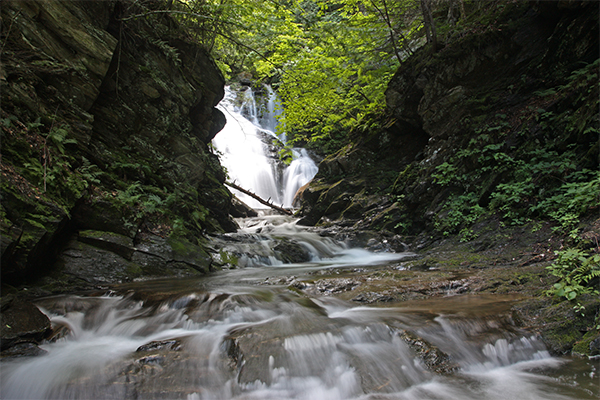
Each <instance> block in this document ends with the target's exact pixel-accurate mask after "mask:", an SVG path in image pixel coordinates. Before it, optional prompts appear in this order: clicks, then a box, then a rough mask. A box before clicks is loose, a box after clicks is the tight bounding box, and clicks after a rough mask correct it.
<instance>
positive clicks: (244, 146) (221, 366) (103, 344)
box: [0, 90, 600, 400]
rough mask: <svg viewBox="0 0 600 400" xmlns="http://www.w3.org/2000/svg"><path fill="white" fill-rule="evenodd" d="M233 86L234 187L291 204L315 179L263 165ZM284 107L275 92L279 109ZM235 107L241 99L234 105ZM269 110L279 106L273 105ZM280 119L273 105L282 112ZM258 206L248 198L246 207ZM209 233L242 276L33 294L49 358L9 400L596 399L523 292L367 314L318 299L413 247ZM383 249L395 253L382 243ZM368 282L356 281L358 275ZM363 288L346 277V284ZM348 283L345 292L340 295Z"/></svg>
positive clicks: (4, 375) (592, 366) (263, 135)
mask: <svg viewBox="0 0 600 400" xmlns="http://www.w3.org/2000/svg"><path fill="white" fill-rule="evenodd" d="M246 95H247V97H246V99H245V100H244V101H242V102H241V103H239V102H238V103H236V101H237V100H236V99H235V97H234V96H233V94H232V93H231V91H230V90H228V91H227V96H226V98H225V100H224V102H223V103H222V104H221V109H222V110H223V111H224V112H225V114H226V116H227V120H228V125H227V127H226V128H225V131H224V132H221V133H219V135H217V137H216V138H215V139H214V144H215V147H216V148H217V149H218V150H219V151H220V152H221V153H222V162H223V164H224V165H225V166H226V167H227V168H228V170H229V175H230V178H231V179H232V180H236V181H237V182H238V184H240V185H241V186H243V187H246V188H248V189H251V190H253V191H255V192H256V193H258V194H259V195H261V196H262V197H264V198H265V199H266V198H268V197H270V198H271V199H272V200H274V201H275V202H276V203H277V202H283V203H284V204H285V205H286V206H289V205H291V202H292V199H293V195H294V194H295V192H296V190H297V189H298V187H300V186H302V185H303V184H304V183H306V182H307V181H308V180H310V179H311V178H312V176H313V175H314V174H315V173H316V166H315V165H314V162H312V160H310V158H309V157H308V155H307V154H306V153H303V152H302V151H300V150H298V153H297V157H296V160H295V161H294V162H293V163H292V164H291V165H290V166H289V167H288V168H287V170H286V171H285V172H284V173H280V172H281V171H279V172H278V169H277V168H276V167H275V166H274V163H273V160H272V158H270V157H268V156H267V152H266V150H265V149H266V148H267V147H268V143H265V142H268V141H270V140H272V139H275V135H274V134H273V131H272V129H274V127H273V126H274V125H273V124H274V120H273V119H267V121H268V122H265V119H264V117H263V124H267V125H268V126H269V128H270V129H271V130H268V129H264V128H261V127H260V123H259V122H260V121H258V117H257V106H256V103H255V101H254V99H253V96H252V93H251V92H249V93H246ZM271 101H275V100H274V95H273V94H272V93H271V94H270V102H271ZM235 104H237V105H235ZM271 108H272V107H271ZM271 111H273V110H272V109H271ZM240 197H241V198H243V199H244V200H245V201H248V203H249V204H250V205H255V204H254V203H253V200H252V199H248V198H244V196H242V195H240ZM239 223H240V226H241V227H242V228H241V229H240V230H239V231H238V232H236V233H232V234H224V235H220V236H216V237H213V238H212V243H211V247H212V250H213V256H214V257H215V258H219V257H220V259H221V264H222V265H227V260H235V262H233V263H234V264H235V265H236V266H237V267H238V268H236V269H229V270H227V269H224V270H221V271H218V272H215V273H212V274H211V275H209V276H205V277H202V278H193V279H191V278H188V279H180V280H155V281H140V282H133V283H127V284H120V285H115V286H113V287H112V288H111V290H110V291H107V292H106V293H81V294H70V295H61V296H55V297H49V298H43V299H38V300H37V301H36V304H37V306H38V307H39V308H40V309H41V310H42V311H43V312H44V313H45V314H46V315H48V317H49V318H50V319H51V321H52V325H53V328H54V332H55V333H54V337H52V338H51V339H50V340H48V341H47V342H46V343H44V344H42V345H41V348H42V349H43V350H44V351H45V354H43V355H40V356H36V357H21V358H12V359H9V358H6V359H3V360H2V362H1V363H0V372H1V378H0V379H1V381H0V382H1V386H0V389H1V393H0V397H1V398H2V399H183V400H201V399H206V400H208V399H214V400H222V399H239V400H242V399H244V400H250V399H256V400H259V399H261V400H262V399H274V400H275V399H277V400H280V399H304V400H367V399H369V400H375V399H378V400H383V399H385V400H388V399H389V400H422V399H436V400H451V399H452V400H470V399H472V400H506V399H511V400H512V399H515V400H517V399H519V400H521V399H529V400H566V399H594V398H598V396H599V395H600V391H599V390H598V385H597V382H598V376H597V374H598V371H597V369H598V365H597V364H598V359H596V360H582V359H571V358H567V357H562V358H557V357H553V356H551V355H550V354H549V353H548V351H546V349H545V347H544V345H543V343H542V342H541V340H540V339H539V338H537V337H536V336H535V334H534V333H532V332H527V331H526V330H522V329H520V328H519V327H518V326H516V324H515V323H514V321H513V318H512V313H511V309H510V308H511V305H512V304H513V303H514V301H516V300H518V298H515V297H514V296H500V295H495V296H492V295H478V296H475V295H461V296H448V297H445V298H442V299H432V300H423V301H407V302H401V303H384V304H385V305H377V306H372V305H366V304H362V303H361V301H360V299H355V301H342V300H340V299H336V298H335V296H333V294H335V290H336V289H335V288H334V289H330V288H328V287H324V288H322V290H312V291H311V290H309V289H311V288H314V287H315V286H316V281H318V279H319V278H320V277H327V276H336V277H340V279H341V281H342V282H345V281H344V279H345V278H344V277H345V276H350V275H352V274H354V275H353V276H357V275H356V274H360V272H361V271H371V270H373V269H385V268H393V269H395V270H398V271H402V270H403V268H404V267H403V266H402V263H403V260H407V259H408V258H410V257H414V256H415V255H414V254H411V253H406V252H405V253H395V252H393V251H389V249H387V250H388V251H380V252H370V251H367V250H364V249H357V248H349V247H348V245H347V244H346V243H342V242H337V241H335V240H333V239H332V238H330V237H326V236H323V235H320V234H319V232H318V231H314V230H310V229H309V228H306V227H299V226H297V225H296V224H295V221H294V220H293V219H291V218H289V217H280V216H264V215H263V216H262V217H259V218H252V219H246V220H243V221H239ZM382 250H386V249H385V248H382ZM358 276H360V275H358ZM354 282H355V281H353V280H351V279H349V280H348V281H347V284H348V285H353V284H355V283H354ZM342 290H343V288H342Z"/></svg>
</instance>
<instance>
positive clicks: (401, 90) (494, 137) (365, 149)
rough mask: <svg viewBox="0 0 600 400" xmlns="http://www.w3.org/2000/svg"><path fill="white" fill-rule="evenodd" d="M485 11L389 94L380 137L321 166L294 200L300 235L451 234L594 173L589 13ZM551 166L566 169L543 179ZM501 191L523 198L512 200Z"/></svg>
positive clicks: (516, 211) (594, 42) (592, 22)
mask: <svg viewBox="0 0 600 400" xmlns="http://www.w3.org/2000/svg"><path fill="white" fill-rule="evenodd" d="M488 7H489V8H490V10H483V11H482V10H472V12H473V13H479V15H473V16H471V17H470V18H469V21H468V22H466V23H464V25H463V28H462V30H458V29H455V30H454V32H455V34H454V35H452V36H450V34H448V35H447V37H445V38H444V41H443V42H444V43H443V46H442V48H441V49H440V50H439V51H438V52H437V53H432V52H431V48H430V47H424V48H421V49H419V50H418V51H417V52H416V53H415V54H414V55H413V56H411V57H410V58H408V59H407V60H406V61H405V62H404V63H403V64H402V65H401V67H400V68H399V70H398V71H397V73H396V74H395V76H394V77H393V79H392V80H391V82H390V83H389V86H388V89H387V92H386V100H387V108H388V115H387V116H385V117H382V121H381V123H380V125H381V126H384V127H386V128H384V129H382V130H379V131H374V132H371V133H370V134H368V135H365V136H363V137H360V138H357V140H356V141H355V142H354V143H353V144H351V145H349V146H348V147H347V148H345V149H343V150H342V151H341V152H339V153H338V154H337V155H335V156H334V157H329V158H327V159H325V160H324V161H323V162H322V163H321V164H320V166H319V173H318V174H317V176H316V178H315V179H314V180H313V182H312V183H311V184H310V185H309V186H308V187H306V188H305V189H304V191H303V206H302V210H301V214H302V215H303V219H302V223H305V224H308V225H314V224H324V225H326V224H328V223H329V221H337V222H338V223H339V222H342V224H343V225H346V226H351V227H354V228H358V229H375V230H381V229H383V230H387V231H390V232H393V233H404V234H413V235H414V234H418V233H421V232H429V233H430V234H431V233H435V232H436V233H437V234H442V233H444V232H446V233H457V232H458V230H459V229H461V228H463V227H464V226H465V225H464V224H463V225H461V224H462V222H461V221H458V218H455V219H454V220H453V219H452V218H453V217H454V216H456V215H458V214H460V215H459V216H461V217H465V219H468V217H470V216H472V218H473V220H475V219H476V218H477V216H478V214H476V213H475V212H474V211H473V210H479V209H487V208H490V209H491V210H492V211H494V210H501V211H502V212H503V214H501V218H504V216H505V215H508V216H509V217H510V218H513V219H517V218H520V217H523V218H525V217H529V216H530V215H526V214H525V212H526V211H523V208H519V207H520V206H522V205H527V206H533V205H535V204H536V203H535V202H539V201H541V199H543V198H544V197H543V196H544V191H545V193H550V191H552V190H555V187H556V185H560V184H561V181H562V182H564V181H565V179H566V178H565V177H566V176H567V175H568V173H574V172H575V171H594V170H597V168H598V157H597V155H598V131H599V130H598V129H599V125H600V124H599V122H598V112H597V111H598V85H597V82H598V7H597V4H592V3H589V2H536V3H534V2H513V3H504V2H490V3H489V5H488ZM439 14H440V15H443V12H441V11H440V12H439ZM438 21H439V20H438ZM451 32H452V31H451ZM536 157H538V159H539V160H540V161H539V162H538V163H537V164H535V166H533V164H531V160H532V159H534V158H536ZM542 160H543V162H542ZM557 160H563V161H564V165H563V166H562V167H559V166H557V165H556V164H554V166H553V167H549V166H550V165H551V164H552V162H555V161H557ZM567 160H568V161H567ZM544 163H545V164H544ZM566 164H568V165H566ZM543 165H547V166H548V167H547V168H555V169H556V171H555V172H556V173H555V176H554V175H553V176H548V175H552V173H553V172H551V171H550V170H549V169H545V170H544V171H540V170H539V169H543V168H546V167H543ZM563 167H564V169H565V170H564V171H563V170H561V172H560V173H559V172H558V170H559V169H560V168H563ZM528 168H529V169H528ZM536 168H537V169H536ZM566 170H569V171H568V172H565V171H566ZM528 171H529V172H530V173H529V174H528V173H527V172H528ZM534 171H537V172H534ZM536 174H537V175H536ZM561 174H562V175H561ZM538 176H539V179H538ZM530 177H533V178H534V179H530V180H528V179H529V178H530ZM525 182H526V183H527V185H529V186H527V187H525ZM519 183H523V185H521V186H518V184H519ZM503 184H504V185H505V186H501V185H503ZM511 185H512V186H511ZM507 188H508V189H514V190H515V192H516V191H517V189H518V190H521V189H522V190H523V191H527V192H526V193H524V192H523V193H521V197H520V200H517V197H513V198H510V196H509V194H514V193H508V194H507V190H508V189H507ZM517 194H519V193H517ZM459 196H462V197H459ZM502 196H504V197H502ZM457 198H458V199H460V200H461V201H464V204H459V203H458V202H457V201H453V200H452V199H457ZM493 199H495V201H497V203H498V205H497V206H496V208H494V207H491V206H492V205H493V204H492V205H491V204H490V202H491V201H492V200H493ZM501 201H504V203H502V202H501ZM461 207H462V208H461ZM477 207H480V208H477ZM510 213H512V214H510ZM538 217H540V216H539V215H538ZM541 218H548V216H541ZM455 221H456V222H455Z"/></svg>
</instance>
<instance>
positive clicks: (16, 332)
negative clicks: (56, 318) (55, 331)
mask: <svg viewBox="0 0 600 400" xmlns="http://www.w3.org/2000/svg"><path fill="white" fill-rule="evenodd" d="M0 321H1V322H0V348H1V349H2V351H4V350H5V349H8V348H9V347H12V346H14V345H16V344H19V343H34V344H39V343H40V342H41V341H42V340H44V339H45V338H47V337H49V336H50V334H51V333H52V326H51V324H50V320H49V319H48V317H47V316H46V315H45V314H44V313H42V312H41V311H40V310H39V309H38V308H37V307H36V306H34V305H33V304H31V303H29V302H26V301H22V300H13V301H11V302H9V303H7V304H4V305H3V306H2V314H1V315H0ZM25 347H30V346H25ZM21 350H22V351H25V348H23V349H21ZM27 353H30V352H29V351H28V352H27Z"/></svg>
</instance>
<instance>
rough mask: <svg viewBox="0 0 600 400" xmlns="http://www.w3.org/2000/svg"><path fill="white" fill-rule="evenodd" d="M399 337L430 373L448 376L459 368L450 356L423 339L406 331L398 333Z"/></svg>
mask: <svg viewBox="0 0 600 400" xmlns="http://www.w3.org/2000/svg"><path fill="white" fill-rule="evenodd" d="M398 336H399V337H400V338H401V339H402V340H403V341H404V342H405V343H406V344H407V345H408V346H409V347H410V348H411V349H412V350H413V351H414V352H415V353H416V355H417V358H418V359H419V360H421V361H422V362H423V364H425V366H426V367H427V369H429V370H430V371H432V372H435V373H439V374H447V373H450V372H452V371H455V370H457V369H458V368H459V365H458V364H457V363H455V362H454V361H452V359H451V358H450V356H448V355H447V354H446V353H444V352H443V351H441V350H440V349H439V348H437V347H436V346H434V345H432V344H431V343H429V342H427V341H426V340H424V339H423V338H420V337H418V336H416V335H414V334H413V333H411V332H409V331H406V330H402V331H400V332H398Z"/></svg>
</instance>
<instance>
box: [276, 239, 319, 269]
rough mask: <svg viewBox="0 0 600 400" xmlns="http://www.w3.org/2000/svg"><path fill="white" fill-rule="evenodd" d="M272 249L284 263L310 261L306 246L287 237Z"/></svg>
mask: <svg viewBox="0 0 600 400" xmlns="http://www.w3.org/2000/svg"><path fill="white" fill-rule="evenodd" d="M273 250H274V251H275V256H276V257H277V259H279V260H281V261H283V262H284V263H289V264H291V263H302V262H307V261H310V254H309V252H308V251H307V250H306V248H304V247H303V246H301V245H299V244H298V243H296V242H294V241H292V240H289V239H283V240H282V241H281V242H280V243H278V244H277V245H276V246H275V247H274V248H273Z"/></svg>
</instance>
